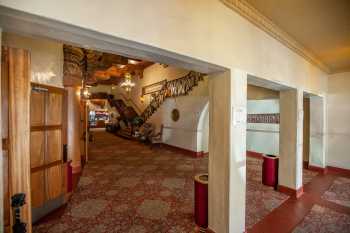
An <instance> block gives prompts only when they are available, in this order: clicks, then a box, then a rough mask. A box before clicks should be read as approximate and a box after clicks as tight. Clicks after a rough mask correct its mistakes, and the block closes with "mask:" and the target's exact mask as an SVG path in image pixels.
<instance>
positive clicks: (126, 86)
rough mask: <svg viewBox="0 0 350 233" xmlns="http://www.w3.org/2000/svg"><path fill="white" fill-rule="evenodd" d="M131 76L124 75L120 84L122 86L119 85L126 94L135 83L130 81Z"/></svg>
mask: <svg viewBox="0 0 350 233" xmlns="http://www.w3.org/2000/svg"><path fill="white" fill-rule="evenodd" d="M131 78H132V77H131V74H130V73H126V74H125V80H124V82H122V84H121V85H120V86H121V87H122V88H124V90H125V91H126V92H130V91H131V89H132V88H133V87H134V86H135V83H133V82H132V81H131Z"/></svg>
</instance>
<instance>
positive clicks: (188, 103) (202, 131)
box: [91, 64, 209, 152]
mask: <svg viewBox="0 0 350 233" xmlns="http://www.w3.org/2000/svg"><path fill="white" fill-rule="evenodd" d="M188 72H189V71H188V70H184V69H181V68H177V67H173V66H167V67H164V66H162V65H160V64H154V65H152V66H149V67H147V68H146V69H145V70H144V74H143V78H142V79H139V78H134V79H133V81H134V82H135V84H136V85H135V87H134V88H133V89H132V91H131V92H130V93H126V92H125V91H124V89H122V88H120V87H119V86H115V88H114V89H112V88H111V86H108V85H98V86H96V87H92V89H91V92H106V93H109V94H114V95H115V96H116V98H119V97H120V95H122V96H124V97H123V98H124V99H131V100H132V103H134V105H136V106H137V108H138V109H140V112H142V111H143V110H144V109H145V108H146V107H147V106H148V104H149V103H150V100H151V99H150V97H151V96H150V95H146V96H144V102H141V100H140V96H141V95H142V87H144V86H147V85H150V84H154V83H157V82H160V81H163V80H168V81H170V80H174V79H178V78H181V77H183V76H185V75H186V74H187V73H188ZM126 101H127V100H126ZM208 101H209V90H208V77H205V78H204V80H203V81H201V82H199V85H198V86H196V87H194V88H193V90H192V91H191V92H190V93H189V95H187V96H180V97H176V98H168V99H167V100H165V102H164V103H163V104H162V105H161V106H160V108H159V109H158V110H157V111H156V112H155V113H154V114H153V115H152V116H151V117H150V118H149V120H148V122H150V123H153V124H154V125H155V126H156V131H157V132H158V131H159V130H160V127H161V125H163V126H164V128H163V138H162V140H163V142H164V143H166V144H169V145H172V146H176V147H180V148H183V149H187V150H191V151H195V152H208V151H209V150H208V135H209V110H208V106H207V105H208ZM131 106H133V105H131ZM174 108H176V109H178V110H179V112H180V118H179V120H178V121H176V122H174V121H173V120H172V119H171V112H172V110H173V109H174Z"/></svg>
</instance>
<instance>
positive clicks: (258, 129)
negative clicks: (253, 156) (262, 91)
mask: <svg viewBox="0 0 350 233" xmlns="http://www.w3.org/2000/svg"><path fill="white" fill-rule="evenodd" d="M279 112H280V110H279V99H265V100H248V101H247V114H263V113H265V114H266V113H279ZM279 136H280V134H279V124H265V123H247V150H248V151H254V152H259V153H264V154H272V155H278V154H279Z"/></svg>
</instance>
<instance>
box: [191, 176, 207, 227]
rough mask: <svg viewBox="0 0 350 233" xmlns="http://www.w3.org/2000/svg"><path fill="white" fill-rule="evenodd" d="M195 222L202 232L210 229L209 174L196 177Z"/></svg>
mask: <svg viewBox="0 0 350 233" xmlns="http://www.w3.org/2000/svg"><path fill="white" fill-rule="evenodd" d="M194 193H195V194H194V195H195V207H194V213H195V222H196V225H197V226H198V227H199V228H200V230H201V231H203V230H205V229H206V228H208V173H205V174H198V175H196V176H195V177H194Z"/></svg>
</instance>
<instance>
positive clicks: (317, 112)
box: [309, 96, 326, 168]
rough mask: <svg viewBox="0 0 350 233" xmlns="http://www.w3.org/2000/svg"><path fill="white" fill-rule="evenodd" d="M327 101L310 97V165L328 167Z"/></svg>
mask: <svg viewBox="0 0 350 233" xmlns="http://www.w3.org/2000/svg"><path fill="white" fill-rule="evenodd" d="M325 116H326V101H325V100H324V98H323V97H320V96H311V97H310V135H309V138H310V142H309V148H310V149H309V164H310V165H312V166H316V167H321V168H324V167H326V120H325Z"/></svg>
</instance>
